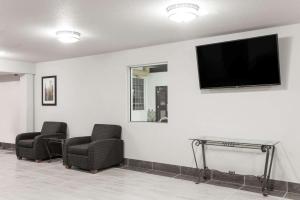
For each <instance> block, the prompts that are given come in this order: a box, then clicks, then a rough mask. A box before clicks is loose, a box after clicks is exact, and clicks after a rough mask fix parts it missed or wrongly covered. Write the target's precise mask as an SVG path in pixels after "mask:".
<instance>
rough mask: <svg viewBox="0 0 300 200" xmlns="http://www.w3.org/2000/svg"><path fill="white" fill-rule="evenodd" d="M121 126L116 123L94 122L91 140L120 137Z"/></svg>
mask: <svg viewBox="0 0 300 200" xmlns="http://www.w3.org/2000/svg"><path fill="white" fill-rule="evenodd" d="M121 132H122V128H121V126H118V125H108V124H95V126H94V128H93V132H92V141H95V140H105V139H112V138H115V139H121Z"/></svg>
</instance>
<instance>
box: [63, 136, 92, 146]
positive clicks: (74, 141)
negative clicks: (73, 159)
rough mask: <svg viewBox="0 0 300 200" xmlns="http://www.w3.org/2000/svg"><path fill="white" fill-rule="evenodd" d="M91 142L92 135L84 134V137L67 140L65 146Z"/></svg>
mask: <svg viewBox="0 0 300 200" xmlns="http://www.w3.org/2000/svg"><path fill="white" fill-rule="evenodd" d="M90 142H91V136H83V137H74V138H69V139H67V140H66V142H65V146H66V147H68V146H72V145H78V144H86V143H90Z"/></svg>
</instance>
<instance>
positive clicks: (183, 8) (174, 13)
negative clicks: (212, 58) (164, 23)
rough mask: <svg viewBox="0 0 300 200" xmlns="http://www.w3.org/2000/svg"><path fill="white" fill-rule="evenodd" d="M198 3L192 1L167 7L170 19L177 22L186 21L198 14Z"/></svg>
mask: <svg viewBox="0 0 300 200" xmlns="http://www.w3.org/2000/svg"><path fill="white" fill-rule="evenodd" d="M199 9H200V7H199V5H197V4H194V3H178V4H173V5H170V6H168V7H167V13H168V17H169V19H170V20H172V21H175V22H177V23H186V22H190V21H192V20H194V19H196V18H197V17H198V16H199Z"/></svg>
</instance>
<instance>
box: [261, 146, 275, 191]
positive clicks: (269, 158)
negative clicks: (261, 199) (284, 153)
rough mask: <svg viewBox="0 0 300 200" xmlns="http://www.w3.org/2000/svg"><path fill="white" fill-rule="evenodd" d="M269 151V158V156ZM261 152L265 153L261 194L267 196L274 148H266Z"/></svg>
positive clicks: (269, 187) (269, 188)
mask: <svg viewBox="0 0 300 200" xmlns="http://www.w3.org/2000/svg"><path fill="white" fill-rule="evenodd" d="M270 150H271V156H270ZM263 151H265V152H266V162H265V170H264V175H263V184H262V193H263V195H264V196H268V195H269V191H270V190H271V189H272V188H271V186H270V176H271V171H272V165H273V159H274V154H275V146H266V147H264V149H263Z"/></svg>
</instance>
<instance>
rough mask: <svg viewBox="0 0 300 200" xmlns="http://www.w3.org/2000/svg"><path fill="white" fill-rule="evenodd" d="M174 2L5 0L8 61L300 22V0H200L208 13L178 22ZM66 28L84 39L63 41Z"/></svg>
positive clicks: (0, 35) (1, 16)
mask: <svg viewBox="0 0 300 200" xmlns="http://www.w3.org/2000/svg"><path fill="white" fill-rule="evenodd" d="M173 1H174V0H0V51H1V50H3V51H5V52H6V55H4V56H2V58H7V59H13V60H21V61H30V62H41V61H50V60H58V59H64V58H70V57H79V56H86V55H93V54H99V53H104V52H112V51H118V50H124V49H130V48H137V47H143V46H149V45H155V44H161V43H167V42H174V41H181V40H187V39H193V38H199V37H204V36H212V35H219V34H224V33H232V32H238V31H245V30H251V29H257V28H264V27H271V26H277V25H285V24H293V23H299V22H300V12H299V10H300V1H299V0H198V2H199V4H200V7H201V11H202V13H203V15H202V16H200V17H199V18H198V19H196V20H195V21H193V22H191V23H188V24H177V23H174V22H172V21H170V20H168V18H167V16H166V13H165V8H166V6H167V5H169V4H170V3H173ZM176 1H178V0H176ZM189 1H190V0H189ZM193 1H195V0H193ZM66 28H72V29H74V30H75V31H79V32H80V33H81V34H82V38H81V41H80V42H78V43H74V44H62V43H59V42H58V41H57V40H56V38H55V32H56V31H57V30H60V29H66Z"/></svg>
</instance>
